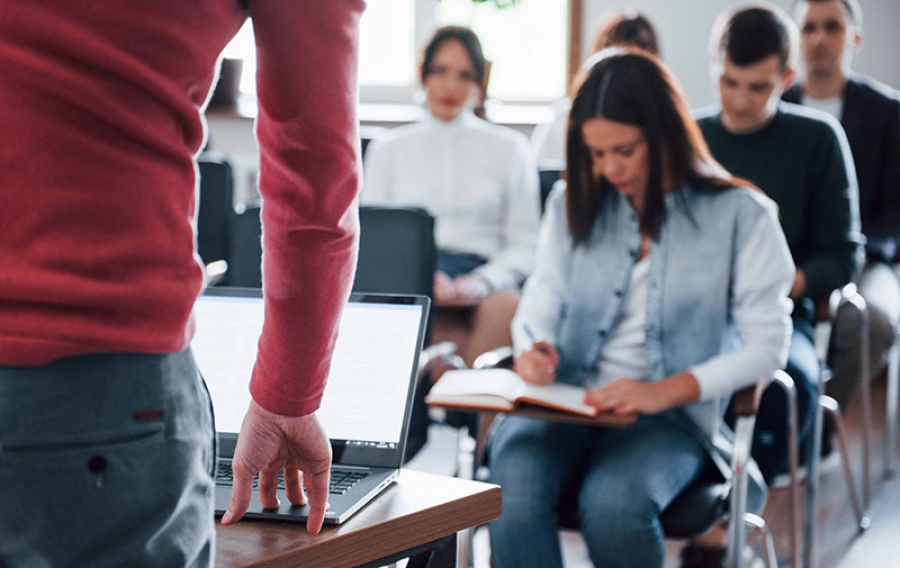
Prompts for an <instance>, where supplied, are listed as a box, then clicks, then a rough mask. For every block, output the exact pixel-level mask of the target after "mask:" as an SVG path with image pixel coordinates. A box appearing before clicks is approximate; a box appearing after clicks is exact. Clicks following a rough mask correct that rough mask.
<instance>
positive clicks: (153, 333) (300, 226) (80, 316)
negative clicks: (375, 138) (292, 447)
mask: <svg viewBox="0 0 900 568" xmlns="http://www.w3.org/2000/svg"><path fill="white" fill-rule="evenodd" d="M250 6H251V8H250V12H251V14H250V15H251V16H252V17H253V21H254V28H255V31H256V36H257V49H258V69H259V72H258V78H257V80H258V96H259V109H260V110H259V118H258V121H257V135H258V139H259V145H260V150H261V160H260V193H261V195H262V196H263V203H264V205H263V213H262V217H263V227H264V229H263V233H264V236H263V248H264V251H265V252H264V259H263V280H264V282H265V295H266V321H265V326H264V330H263V334H262V337H261V339H260V349H259V358H258V360H257V363H256V367H255V369H254V372H253V377H252V381H251V392H252V394H253V397H254V399H255V400H256V401H257V402H258V403H259V404H260V405H262V406H263V407H264V408H266V409H267V410H270V411H272V412H276V413H278V414H283V415H291V416H298V415H303V414H308V413H309V412H312V411H313V410H315V409H316V408H317V407H318V404H319V400H320V398H321V393H322V389H323V388H324V384H325V378H326V376H327V373H328V367H329V361H330V358H331V353H332V350H333V346H334V339H335V335H336V326H337V322H338V318H339V313H340V310H341V308H342V306H343V303H344V301H345V300H346V296H347V293H348V290H349V287H350V284H351V280H352V277H353V269H354V262H355V255H356V235H357V230H358V229H357V227H358V223H357V215H356V196H357V191H358V181H359V157H358V151H357V148H358V144H359V141H358V137H357V129H356V115H355V104H356V49H357V39H356V31H357V27H358V20H359V16H360V13H361V12H362V9H363V6H364V4H363V2H362V0H328V1H325V2H323V1H321V0H265V1H262V2H251V3H250ZM246 16H247V13H246V12H245V11H244V9H242V8H241V7H240V5H239V2H238V0H193V1H192V2H184V1H183V0H153V1H146V2H135V1H133V0H96V1H95V0H90V1H86V2H74V1H71V0H28V1H25V2H13V3H10V4H8V5H5V6H4V7H2V8H0V133H2V139H0V195H2V203H0V365H41V364H45V363H48V362H50V361H53V360H54V359H58V358H61V357H67V356H72V355H77V354H86V353H100V352H143V353H168V352H175V351H179V350H181V349H184V348H185V347H186V346H187V345H188V343H189V341H190V339H191V335H192V332H193V326H192V324H191V318H190V314H191V309H192V306H193V303H194V300H195V298H196V296H197V294H198V293H199V291H200V289H201V287H202V285H203V272H202V268H201V266H200V264H199V261H198V257H197V255H196V244H195V243H196V238H195V234H194V228H195V225H196V222H195V217H196V215H195V213H196V186H197V184H196V166H195V164H194V156H195V155H196V153H197V152H198V151H199V149H200V147H201V145H202V143H203V140H204V129H205V124H204V121H203V117H202V110H203V106H204V105H205V101H206V99H207V95H208V92H209V90H210V86H211V84H212V82H213V79H214V70H215V69H216V61H217V57H218V55H219V53H220V52H221V50H222V48H223V47H224V46H225V44H226V43H227V42H228V40H229V39H230V38H231V37H232V36H233V35H234V34H235V32H236V31H237V30H238V29H239V28H240V26H241V24H242V23H243V21H244V19H245V18H246Z"/></svg>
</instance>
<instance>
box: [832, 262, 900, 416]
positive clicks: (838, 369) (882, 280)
mask: <svg viewBox="0 0 900 568" xmlns="http://www.w3.org/2000/svg"><path fill="white" fill-rule="evenodd" d="M858 288H859V293H860V295H862V297H863V298H865V300H866V304H867V305H868V308H869V359H870V367H869V369H870V371H871V374H872V376H873V377H875V376H877V375H878V374H879V373H880V372H881V370H882V369H884V367H885V364H886V356H887V352H888V350H889V349H890V347H891V343H892V342H893V340H894V334H895V330H896V329H897V324H898V322H900V279H898V276H897V274H896V273H895V268H894V267H892V266H889V265H887V264H883V263H869V264H867V265H866V267H865V269H864V270H863V273H862V275H861V276H860V278H859V283H858ZM832 334H833V335H834V337H835V343H834V354H833V360H832V367H833V368H832V371H833V373H834V376H833V378H832V379H831V381H829V382H828V383H827V384H826V387H825V388H826V392H827V393H828V394H829V395H831V396H832V397H834V398H835V399H836V400H837V401H838V402H839V403H840V404H841V407H842V408H847V405H848V404H849V403H850V400H851V398H852V397H853V394H854V392H855V391H856V388H857V386H858V385H859V368H860V367H859V363H860V361H859V355H860V349H859V320H858V317H857V313H856V311H854V310H852V309H846V310H841V311H840V312H839V313H838V314H837V316H836V318H835V321H834V331H833V332H832Z"/></svg>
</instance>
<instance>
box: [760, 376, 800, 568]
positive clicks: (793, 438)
mask: <svg viewBox="0 0 900 568" xmlns="http://www.w3.org/2000/svg"><path fill="white" fill-rule="evenodd" d="M770 384H774V385H777V386H778V387H779V388H781V390H782V391H784V395H785V399H786V400H787V408H788V416H787V429H788V448H787V453H788V474H789V480H788V493H789V496H790V508H791V535H790V541H791V568H800V531H801V530H802V525H803V524H802V521H801V515H800V476H799V474H798V465H797V457H798V456H799V449H798V442H797V389H796V386H795V384H794V380H793V379H792V378H791V377H790V376H789V375H788V374H787V373H785V372H784V371H778V372H776V373H775V378H774V380H773V381H772V383H770ZM748 514H749V513H748Z"/></svg>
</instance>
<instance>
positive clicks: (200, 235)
mask: <svg viewBox="0 0 900 568" xmlns="http://www.w3.org/2000/svg"><path fill="white" fill-rule="evenodd" d="M197 164H198V166H199V177H200V201H199V204H198V211H197V249H198V252H199V254H200V258H201V259H202V260H203V263H204V264H210V263H213V262H216V261H220V260H227V259H228V253H229V250H228V249H229V246H230V243H229V229H230V224H231V218H232V216H233V215H234V204H233V199H234V197H233V196H234V172H233V170H232V167H231V164H230V163H229V161H228V159H227V158H226V157H225V156H224V155H223V154H218V153H214V152H203V153H202V154H200V156H199V157H198V158H197Z"/></svg>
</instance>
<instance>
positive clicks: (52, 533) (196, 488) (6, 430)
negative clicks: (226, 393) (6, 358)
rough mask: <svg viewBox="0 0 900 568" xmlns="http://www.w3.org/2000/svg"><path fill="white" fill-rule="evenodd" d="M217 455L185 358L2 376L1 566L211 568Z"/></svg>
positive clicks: (111, 361)
mask: <svg viewBox="0 0 900 568" xmlns="http://www.w3.org/2000/svg"><path fill="white" fill-rule="evenodd" d="M214 445H215V444H214V434H213V422H212V411H211V405H210V399H209V394H208V392H207V391H206V388H205V386H204V384H203V381H202V379H201V378H200V376H199V373H198V372H197V367H196V364H195V363H194V359H193V356H192V355H191V352H190V350H186V351H183V352H181V353H173V354H168V355H146V354H103V355H86V356H77V357H71V358H67V359H62V360H59V361H56V362H54V363H51V364H49V365H46V366H41V367H0V566H2V567H4V568H7V567H20V566H21V567H26V566H27V567H28V568H45V567H53V568H58V567H69V566H72V567H75V566H78V567H81V566H86V567H101V566H102V567H106V566H110V567H112V566H129V567H151V566H153V567H156V566H159V567H167V568H170V567H182V566H190V567H204V568H207V567H211V566H212V565H213V563H214V555H215V522H214V515H213V506H214V505H213V499H212V495H213V481H212V477H211V471H212V468H213V464H214V463H215V448H214Z"/></svg>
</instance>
